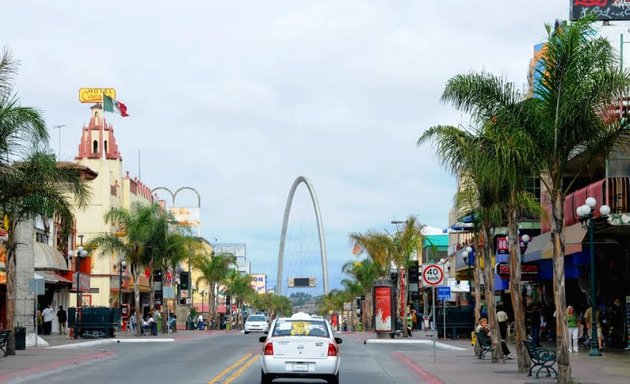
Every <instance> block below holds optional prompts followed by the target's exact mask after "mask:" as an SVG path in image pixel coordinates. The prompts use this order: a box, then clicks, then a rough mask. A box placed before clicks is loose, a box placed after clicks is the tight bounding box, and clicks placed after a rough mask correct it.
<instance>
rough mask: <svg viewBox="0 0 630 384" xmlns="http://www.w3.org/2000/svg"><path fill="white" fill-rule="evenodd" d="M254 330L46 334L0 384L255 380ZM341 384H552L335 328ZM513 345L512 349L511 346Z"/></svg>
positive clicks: (580, 373)
mask: <svg viewBox="0 0 630 384" xmlns="http://www.w3.org/2000/svg"><path fill="white" fill-rule="evenodd" d="M258 336H259V335H258V334H250V335H243V334H242V333H239V332H236V331H232V332H226V331H210V332H203V331H179V332H177V333H175V334H171V335H160V336H158V337H151V336H145V337H136V336H133V335H128V334H127V335H119V336H118V337H117V338H115V339H93V340H74V339H69V338H67V337H61V336H55V335H54V336H47V337H46V341H47V342H48V343H49V345H50V346H49V347H39V348H27V350H25V351H17V355H16V356H8V357H5V358H2V359H0V383H30V382H36V381H39V380H41V378H43V377H45V380H46V383H50V384H55V383H64V384H66V383H68V382H69V381H70V382H77V383H79V382H81V383H82V382H89V383H91V384H99V383H111V382H120V383H127V382H138V381H140V382H142V381H146V380H148V381H150V382H151V383H174V382H176V383H213V384H215V383H216V384H219V383H236V384H239V383H240V384H244V383H255V382H259V380H260V363H259V361H258V354H259V353H260V346H261V344H260V343H259V342H258ZM339 336H340V337H342V338H343V339H344V342H343V344H342V345H341V353H342V355H341V356H342V365H341V374H340V375H341V376H340V377H341V381H342V382H345V383H362V384H369V383H375V384H376V383H397V384H407V383H431V384H437V383H458V384H459V383H462V380H465V381H470V382H473V383H484V384H492V383H539V384H541V383H553V382H555V381H554V380H550V379H548V378H546V377H541V378H540V379H538V380H536V379H535V378H530V377H527V375H526V374H523V373H518V372H516V360H507V361H505V362H500V363H498V364H492V363H491V362H490V361H489V360H479V359H476V358H475V357H474V356H473V352H472V347H471V345H470V343H469V342H468V341H466V340H445V341H442V340H440V341H439V342H438V343H437V344H436V345H437V348H436V353H435V362H434V360H433V359H434V355H433V343H432V341H431V340H429V339H425V338H424V337H423V335H420V334H419V333H415V334H414V336H413V337H412V338H410V339H403V338H396V339H394V340H377V339H376V338H375V337H374V334H372V333H359V332H351V333H340V334H339ZM511 349H512V350H514V346H513V345H512V346H511ZM572 368H573V377H574V379H575V380H576V382H578V383H583V384H586V383H613V384H614V383H624V384H625V383H627V382H628V378H629V377H630V354H629V353H628V352H621V351H619V352H606V353H604V356H602V357H601V358H593V357H589V356H587V352H586V350H582V351H580V352H579V353H577V354H574V355H572Z"/></svg>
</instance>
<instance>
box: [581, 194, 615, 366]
mask: <svg viewBox="0 0 630 384" xmlns="http://www.w3.org/2000/svg"><path fill="white" fill-rule="evenodd" d="M584 203H585V204H584V205H581V206H579V207H577V209H576V212H577V214H578V216H579V217H580V221H581V222H582V225H583V226H584V227H585V228H586V229H588V242H589V251H590V257H591V351H590V352H589V353H588V355H589V356H601V355H602V353H601V352H600V351H599V349H598V343H597V303H596V301H597V300H596V297H595V295H596V294H597V293H596V292H595V250H594V246H595V235H594V231H593V230H594V227H595V223H594V222H593V220H594V217H593V211H594V208H595V206H596V205H597V200H595V198H593V197H587V198H586V200H585V201H584ZM599 213H600V214H601V216H602V217H605V216H608V214H609V213H610V207H609V206H607V205H602V206H601V207H599Z"/></svg>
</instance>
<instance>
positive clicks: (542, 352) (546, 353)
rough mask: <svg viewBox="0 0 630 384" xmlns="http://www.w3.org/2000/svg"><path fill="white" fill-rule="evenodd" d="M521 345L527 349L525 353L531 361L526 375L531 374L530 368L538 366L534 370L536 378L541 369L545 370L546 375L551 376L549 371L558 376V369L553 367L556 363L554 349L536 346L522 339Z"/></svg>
mask: <svg viewBox="0 0 630 384" xmlns="http://www.w3.org/2000/svg"><path fill="white" fill-rule="evenodd" d="M523 345H525V349H526V350H527V355H528V356H529V359H530V360H531V362H532V367H531V368H530V369H529V373H528V374H527V376H531V375H532V370H533V369H534V368H536V367H538V370H537V371H536V378H538V374H539V373H540V371H541V370H543V369H545V370H547V377H550V376H551V371H553V372H554V373H555V374H556V377H558V371H556V369H555V368H554V367H553V365H554V364H556V351H552V350H550V349H547V348H545V347H537V346H535V345H534V344H533V343H532V342H531V341H527V340H524V341H523Z"/></svg>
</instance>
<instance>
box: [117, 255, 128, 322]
mask: <svg viewBox="0 0 630 384" xmlns="http://www.w3.org/2000/svg"><path fill="white" fill-rule="evenodd" d="M126 269H127V261H125V259H121V260H120V261H119V262H118V307H119V308H121V311H122V276H123V272H124V271H125V270H126Z"/></svg>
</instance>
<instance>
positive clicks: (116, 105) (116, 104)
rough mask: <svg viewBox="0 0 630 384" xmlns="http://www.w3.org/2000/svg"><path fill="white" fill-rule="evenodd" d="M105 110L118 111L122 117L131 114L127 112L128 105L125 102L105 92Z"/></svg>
mask: <svg viewBox="0 0 630 384" xmlns="http://www.w3.org/2000/svg"><path fill="white" fill-rule="evenodd" d="M103 111H105V112H111V113H118V114H120V116H122V117H127V116H129V114H128V113H127V106H126V105H125V104H123V103H121V102H120V101H118V100H116V99H114V98H112V97H110V96H107V95H105V94H103Z"/></svg>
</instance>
